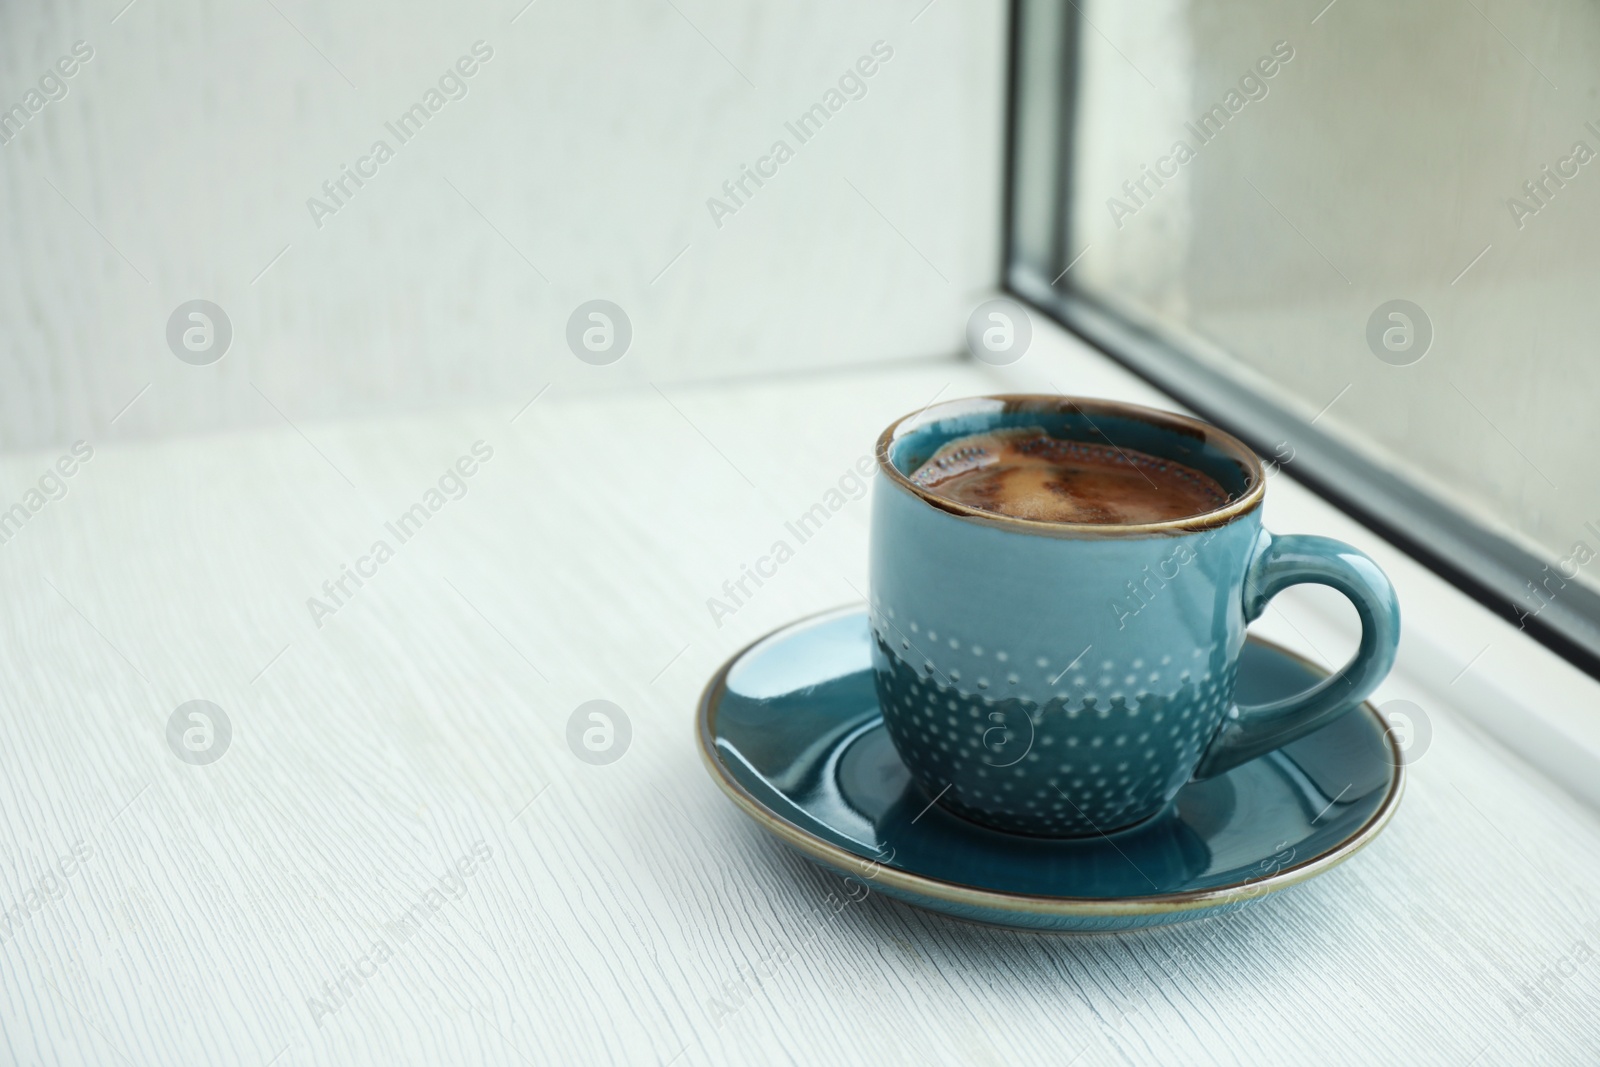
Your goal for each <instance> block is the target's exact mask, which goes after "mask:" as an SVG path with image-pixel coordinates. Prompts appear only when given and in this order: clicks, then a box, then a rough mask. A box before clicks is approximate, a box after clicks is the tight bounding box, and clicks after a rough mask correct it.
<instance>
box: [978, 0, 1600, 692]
mask: <svg viewBox="0 0 1600 1067" xmlns="http://www.w3.org/2000/svg"><path fill="white" fill-rule="evenodd" d="M1011 8H1012V9H1011V42H1010V79H1011V83H1010V90H1009V106H1008V112H1009V113H1008V130H1007V144H1006V173H1005V184H1006V197H1005V203H1006V209H1005V210H1006V217H1005V224H1004V239H1005V248H1004V254H1003V264H1004V266H1003V270H1004V272H1005V277H1004V282H1005V287H1006V289H1007V290H1008V291H1010V292H1011V293H1013V294H1014V295H1016V296H1017V297H1019V298H1021V299H1022V300H1024V301H1026V302H1027V303H1028V304H1030V305H1031V306H1032V307H1034V308H1035V309H1037V310H1038V311H1040V312H1043V313H1044V314H1046V315H1048V316H1049V317H1051V318H1052V319H1054V320H1055V321H1057V322H1059V323H1060V324H1061V325H1062V326H1064V327H1066V329H1068V330H1069V331H1071V332H1072V333H1074V334H1076V335H1077V336H1078V337H1080V338H1082V339H1083V340H1084V341H1086V342H1088V343H1089V344H1090V345H1093V346H1094V347H1095V348H1097V349H1099V350H1100V351H1102V352H1104V353H1105V354H1106V355H1108V356H1110V357H1111V358H1112V359H1113V360H1115V361H1116V362H1118V363H1120V364H1122V365H1123V366H1124V367H1127V368H1128V369H1129V370H1131V371H1133V372H1134V373H1135V374H1137V375H1139V376H1140V377H1141V378H1143V379H1145V380H1146V381H1148V382H1150V383H1151V384H1152V385H1154V386H1156V387H1157V388H1159V389H1161V390H1162V391H1164V392H1166V393H1169V394H1171V395H1172V396H1174V397H1176V398H1177V399H1178V400H1179V401H1181V402H1182V403H1183V404H1185V405H1187V406H1188V407H1189V408H1191V409H1193V410H1194V411H1195V412H1197V413H1198V414H1199V415H1200V416H1201V417H1202V418H1204V419H1207V420H1209V421H1211V422H1214V423H1216V424H1217V425H1219V426H1221V427H1223V428H1225V429H1227V430H1228V431H1229V432H1231V433H1233V434H1234V435H1236V436H1238V437H1239V438H1241V439H1242V440H1244V441H1245V442H1246V443H1248V444H1249V445H1250V446H1251V447H1252V448H1254V449H1255V450H1256V451H1257V452H1258V453H1259V454H1261V455H1262V456H1264V457H1272V456H1273V455H1275V454H1278V451H1279V449H1280V448H1282V447H1283V446H1284V445H1285V444H1287V445H1289V446H1290V447H1292V448H1293V455H1294V460H1293V462H1292V464H1291V465H1289V466H1286V467H1284V468H1283V470H1284V471H1285V472H1286V473H1291V474H1292V476H1293V477H1294V478H1295V479H1296V480H1297V481H1300V482H1302V483H1303V484H1305V485H1306V486H1308V487H1309V488H1310V489H1312V490H1313V491H1315V492H1316V493H1318V494H1320V495H1321V496H1322V497H1324V498H1325V499H1327V500H1329V501H1331V502H1332V503H1333V504H1335V505H1336V506H1338V507H1339V508H1340V509H1342V510H1343V511H1345V512H1346V513H1348V514H1349V515H1350V516H1351V517H1353V518H1355V519H1356V520H1357V521H1359V522H1360V523H1362V524H1363V525H1364V526H1366V527H1367V528H1368V529H1370V530H1372V531H1373V532H1374V533H1376V534H1378V535H1379V536H1380V537H1383V538H1384V539H1385V540H1387V541H1389V542H1390V543H1391V544H1393V545H1395V546H1396V547H1398V548H1400V549H1401V550H1403V551H1405V552H1406V553H1408V554H1410V555H1411V556H1412V557H1414V558H1416V559H1417V560H1419V561H1420V562H1422V563H1423V564H1425V565H1426V566H1428V567H1429V568H1430V569H1432V570H1433V571H1434V572H1435V573H1437V574H1439V575H1440V576H1441V577H1443V578H1445V579H1446V580H1448V581H1449V582H1451V583H1452V584H1453V585H1455V586H1456V587H1457V588H1459V589H1461V590H1462V591H1463V592H1466V593H1467V594H1469V595H1470V596H1472V597H1473V598H1474V599H1475V600H1477V601H1478V602H1479V603H1480V604H1482V605H1484V606H1485V607H1486V608H1488V609H1489V610H1491V611H1493V612H1494V613H1495V614H1497V615H1499V616H1501V617H1502V618H1505V619H1507V620H1509V621H1511V622H1512V623H1513V624H1515V625H1518V626H1520V627H1521V628H1522V629H1524V630H1526V632H1527V633H1529V634H1530V635H1532V636H1533V637H1534V638H1536V639H1537V640H1539V641H1540V642H1542V643H1543V644H1545V645H1546V646H1548V647H1549V648H1551V649H1553V650H1554V651H1556V652H1558V653H1559V654H1561V655H1562V656H1564V657H1566V658H1567V659H1568V660H1570V661H1571V662H1572V663H1574V664H1575V665H1577V666H1578V667H1580V668H1582V669H1583V670H1585V671H1587V672H1588V673H1589V674H1591V675H1593V676H1594V677H1596V678H1600V593H1596V592H1595V591H1594V590H1592V589H1590V588H1589V587H1587V586H1585V585H1582V584H1580V583H1579V582H1578V581H1577V580H1565V579H1563V580H1562V584H1560V585H1556V586H1555V587H1554V589H1553V590H1552V595H1549V596H1548V597H1545V596H1537V595H1536V594H1535V592H1534V591H1535V590H1551V586H1550V579H1551V577H1552V575H1555V574H1556V572H1555V570H1554V569H1553V567H1552V566H1551V564H1550V562H1549V561H1546V560H1542V559H1540V558H1538V557H1537V556H1535V555H1534V554H1533V553H1531V552H1529V551H1528V550H1527V549H1526V548H1524V547H1523V546H1521V545H1520V544H1517V543H1516V542H1514V541H1512V540H1511V539H1510V538H1508V537H1506V536H1504V535H1503V534H1501V533H1499V532H1497V531H1495V530H1493V529H1491V528H1489V527H1487V526H1484V525H1482V524H1481V523H1479V522H1477V521H1476V520H1475V519H1473V518H1472V517H1470V516H1468V515H1466V514H1464V513H1463V512H1462V511H1460V510H1459V509H1457V508H1455V507H1452V506H1451V505H1450V504H1448V503H1447V502H1446V501H1444V500H1442V499H1440V498H1438V497H1437V496H1435V495H1433V494H1431V493H1430V492H1428V491H1427V490H1426V489H1424V488H1422V487H1421V486H1418V485H1416V484H1415V483H1413V482H1410V481H1408V480H1406V479H1403V478H1401V477H1398V476H1396V475H1395V474H1393V473H1391V472H1389V471H1386V470H1384V469H1382V468H1380V467H1378V466H1376V465H1375V464H1373V463H1372V462H1371V461H1370V460H1368V459H1367V458H1366V457H1364V456H1362V455H1360V454H1359V453H1357V452H1356V451H1355V450H1353V449H1352V448H1350V447H1349V446H1348V445H1347V444H1345V443H1344V442H1343V441H1342V440H1340V438H1339V437H1337V436H1336V435H1334V434H1331V433H1328V432H1326V431H1324V430H1321V429H1319V428H1318V427H1316V426H1313V425H1311V424H1309V423H1308V422H1306V421H1305V420H1304V419H1302V418H1300V417H1299V416H1297V415H1295V414H1294V413H1292V412H1290V411H1289V410H1287V409H1285V408H1284V407H1283V406H1281V405H1280V404H1278V403H1277V402H1276V401H1275V400H1273V399H1272V398H1271V397H1269V396H1267V395H1265V394H1262V393H1260V392H1258V391H1256V390H1254V389H1252V388H1249V387H1247V386H1245V385H1243V384H1241V382H1239V381H1237V380H1235V379H1233V378H1230V377H1228V376H1227V375H1225V374H1223V373H1221V372H1219V371H1217V370H1216V369H1214V368H1213V367H1212V366H1210V365H1208V364H1206V363H1204V362H1203V361H1201V360H1199V359H1197V358H1195V356H1194V355H1192V354H1191V353H1188V352H1186V351H1184V349H1183V348H1182V347H1181V345H1180V344H1178V343H1175V341H1174V339H1172V338H1168V337H1164V336H1162V335H1160V334H1159V333H1158V332H1156V331H1155V330H1152V329H1151V328H1149V327H1147V326H1145V325H1143V324H1140V323H1137V322H1134V321H1132V320H1131V319H1129V318H1128V317H1127V316H1126V315H1123V314H1121V313H1119V312H1118V311H1116V310H1115V309H1113V308H1112V307H1110V306H1108V305H1106V304H1105V303H1103V302H1101V301H1099V300H1096V299H1095V298H1094V296H1093V295H1091V294H1087V293H1083V292H1079V291H1077V290H1075V289H1074V288H1073V287H1072V285H1071V276H1070V274H1069V273H1068V272H1067V268H1068V265H1069V263H1070V262H1071V259H1070V256H1071V255H1072V252H1071V248H1072V244H1071V234H1070V233H1069V226H1068V220H1069V213H1068V211H1067V205H1068V204H1069V203H1070V202H1071V201H1070V197H1071V194H1072V191H1073V190H1072V188H1071V175H1072V168H1071V165H1070V164H1071V159H1072V150H1073V134H1074V130H1073V113H1074V110H1075V100H1076V94H1077V71H1078V64H1077V49H1078V43H1079V41H1080V40H1081V34H1080V32H1079V29H1080V24H1081V22H1082V18H1083V16H1082V13H1081V12H1080V11H1079V10H1078V9H1077V7H1076V6H1075V5H1073V4H1070V3H1068V4H1065V5H1063V4H1060V3H1059V2H1058V0H1012V5H1011ZM1558 578H1559V576H1558ZM1535 609H1537V610H1535Z"/></svg>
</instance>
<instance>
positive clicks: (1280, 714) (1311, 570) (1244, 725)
mask: <svg viewBox="0 0 1600 1067" xmlns="http://www.w3.org/2000/svg"><path fill="white" fill-rule="evenodd" d="M1303 582H1315V583H1317V584H1318V585H1327V586H1332V587H1333V588H1334V589H1337V590H1339V592H1341V593H1343V594H1344V595H1345V596H1347V597H1349V598H1350V603H1352V604H1354V605H1355V609H1356V614H1357V615H1359V616H1360V617H1361V646H1360V647H1359V648H1357V649H1356V654H1355V655H1354V656H1352V657H1351V658H1350V662H1349V663H1346V664H1345V665H1344V667H1343V668H1342V669H1341V670H1339V671H1338V672H1337V673H1335V674H1332V675H1330V676H1329V677H1327V678H1324V679H1323V680H1322V681H1321V682H1319V683H1318V684H1317V685H1315V686H1313V687H1312V688H1310V689H1308V690H1306V691H1305V692H1304V693H1298V694H1296V695H1294V696H1291V697H1284V698H1283V699H1281V700H1274V701H1272V702H1270V703H1267V704H1252V705H1250V706H1248V707H1241V706H1239V705H1238V704H1235V705H1233V706H1232V707H1231V708H1230V709H1229V711H1228V715H1227V717H1226V718H1225V719H1223V721H1222V727H1221V729H1220V730H1218V731H1217V734H1216V736H1215V737H1214V738H1212V740H1211V744H1210V746H1208V747H1207V749H1206V751H1205V755H1203V756H1202V757H1201V758H1200V763H1199V765H1198V766H1197V767H1196V768H1195V772H1194V776H1195V778H1196V779H1202V778H1211V777H1214V776H1215V775H1218V774H1222V773H1223V772H1225V771H1229V770H1232V769H1233V768H1234V767H1237V766H1238V765H1239V764H1241V763H1244V762H1246V761H1247V760H1252V759H1255V758H1256V757H1257V756H1259V755H1261V754H1262V753H1264V752H1270V751H1272V750H1273V749H1275V748H1279V747H1282V746H1283V745H1286V744H1288V743H1289V742H1291V741H1293V740H1295V739H1296V738H1299V737H1304V736H1305V735H1306V734H1308V733H1310V732H1311V731H1313V730H1315V729H1317V728H1318V727H1321V726H1324V725H1326V724H1327V723H1328V722H1330V721H1331V720H1333V719H1334V718H1336V717H1337V716H1339V715H1342V714H1343V713H1345V712H1346V711H1349V710H1350V709H1351V708H1353V707H1355V706H1356V705H1357V704H1359V703H1360V702H1361V701H1362V700H1365V699H1366V698H1367V696H1368V695H1369V694H1371V692H1372V691H1373V690H1374V689H1376V688H1377V687H1378V683H1379V682H1381V681H1383V679H1384V676H1385V675H1387V674H1388V673H1389V668H1391V667H1393V666H1394V657H1395V652H1396V651H1397V649H1398V648H1399V645H1400V604H1399V602H1398V601H1397V600H1396V599H1395V595H1394V586H1393V585H1391V584H1390V583H1389V579H1388V577H1387V576H1385V575H1384V573H1383V571H1381V570H1379V569H1378V565H1377V564H1376V563H1374V562H1373V561H1372V560H1371V559H1370V558H1369V557H1368V556H1367V555H1366V554H1365V553H1363V552H1361V551H1359V550H1358V549H1355V548H1352V547H1350V546H1349V545H1347V544H1345V543H1344V542H1343V541H1335V540H1333V539H1332V538H1330V537H1311V536H1306V535H1303V534H1287V535H1284V536H1281V537H1274V536H1273V535H1272V534H1269V533H1267V532H1266V531H1265V530H1263V531H1262V533H1261V539H1260V540H1259V541H1258V542H1257V543H1256V550H1255V555H1254V557H1253V558H1252V559H1251V561H1250V566H1249V568H1248V569H1247V570H1246V572H1245V582H1244V617H1245V621H1246V622H1247V623H1248V622H1251V621H1254V620H1255V619H1257V618H1259V617H1260V616H1261V613H1262V612H1263V611H1265V610H1266V607H1267V601H1268V600H1271V599H1272V598H1273V597H1274V596H1276V595H1277V594H1278V593H1280V592H1282V591H1283V590H1284V589H1287V588H1288V587H1289V586H1291V585H1299V584H1301V583H1303Z"/></svg>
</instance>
